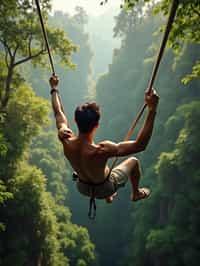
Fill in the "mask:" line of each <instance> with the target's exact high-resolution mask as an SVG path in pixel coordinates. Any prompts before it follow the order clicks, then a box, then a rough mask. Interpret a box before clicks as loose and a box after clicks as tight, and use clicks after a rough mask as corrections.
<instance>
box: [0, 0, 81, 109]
mask: <svg viewBox="0 0 200 266" xmlns="http://www.w3.org/2000/svg"><path fill="white" fill-rule="evenodd" d="M49 2H50V1H49V0H44V1H42V11H43V17H44V21H45V22H47V15H48V11H49V9H50V3H49ZM36 12H37V11H36V8H35V6H34V5H33V4H32V1H29V0H23V1H15V0H11V1H6V0H3V1H1V3H0V25H1V26H0V44H1V53H0V59H1V61H3V59H4V62H5V65H6V69H7V70H6V72H5V75H4V76H3V86H2V89H1V93H0V112H2V111H4V110H5V108H6V107H7V104H8V101H9V99H10V97H11V94H12V91H13V89H14V88H13V85H14V84H12V81H13V77H14V75H18V76H20V74H19V72H17V71H16V68H17V67H18V66H20V65H22V64H24V63H25V62H28V61H30V60H32V63H33V64H34V65H37V64H43V65H44V64H45V62H46V61H45V57H44V54H46V46H45V43H44V41H43V37H42V35H41V29H40V24H39V21H38V17H37V15H36V14H37V13H36ZM46 28H47V32H48V36H49V41H50V43H51V48H52V50H54V51H55V52H56V53H57V54H59V55H60V57H61V59H62V62H64V63H65V64H66V65H68V66H72V63H71V61H70V55H71V53H72V52H73V51H76V47H75V46H74V45H73V44H72V43H71V41H69V40H68V39H67V38H66V36H65V34H64V32H63V31H62V30H59V29H57V28H52V27H51V28H49V27H46Z"/></svg>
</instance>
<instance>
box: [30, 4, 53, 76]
mask: <svg viewBox="0 0 200 266" xmlns="http://www.w3.org/2000/svg"><path fill="white" fill-rule="evenodd" d="M35 3H36V6H37V11H38V15H39V19H40V24H41V28H42V32H43V36H44V40H45V43H46V48H47V52H48V55H49V61H50V65H51V69H52V74H53V75H55V68H54V65H53V59H52V55H51V51H50V48H49V42H48V37H47V33H46V30H45V27H44V22H43V18H42V13H41V9H40V4H39V0H35Z"/></svg>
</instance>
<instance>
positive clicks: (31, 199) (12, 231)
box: [0, 163, 59, 265]
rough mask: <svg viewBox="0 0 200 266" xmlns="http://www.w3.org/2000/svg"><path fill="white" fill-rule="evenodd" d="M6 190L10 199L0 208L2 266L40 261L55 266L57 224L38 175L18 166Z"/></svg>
mask: <svg viewBox="0 0 200 266" xmlns="http://www.w3.org/2000/svg"><path fill="white" fill-rule="evenodd" d="M9 190H10V191H11V193H12V194H13V198H12V199H10V200H9V201H7V202H6V204H4V206H2V207H1V214H3V215H1V217H2V219H3V222H4V223H5V226H6V229H5V231H4V232H2V233H1V250H0V253H1V258H2V264H3V265H13V263H14V264H15V265H23V264H24V263H25V262H27V263H28V264H29V265H36V264H37V263H39V261H41V262H42V263H43V264H45V265H56V261H59V260H58V253H59V243H58V240H57V239H56V233H57V223H56V217H55V215H54V213H53V212H52V210H51V206H52V199H51V196H50V194H49V193H47V192H45V179H44V177H43V175H42V173H41V171H40V170H38V169H36V168H35V167H30V166H28V165H26V164H25V163H21V164H20V165H19V166H18V169H17V171H16V175H15V178H12V180H10V182H9ZM3 243H4V244H3ZM2 244H3V245H2Z"/></svg>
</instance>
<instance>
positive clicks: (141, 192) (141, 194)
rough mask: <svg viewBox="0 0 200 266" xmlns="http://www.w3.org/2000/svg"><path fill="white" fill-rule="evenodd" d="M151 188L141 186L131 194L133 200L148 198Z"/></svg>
mask: <svg viewBox="0 0 200 266" xmlns="http://www.w3.org/2000/svg"><path fill="white" fill-rule="evenodd" d="M150 193H151V192H150V190H149V189H148V188H145V187H143V188H139V189H138V191H137V192H136V193H134V194H132V195H131V200H132V201H138V200H141V199H146V198H148V197H149V195H150Z"/></svg>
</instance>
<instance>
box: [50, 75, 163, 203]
mask: <svg viewBox="0 0 200 266" xmlns="http://www.w3.org/2000/svg"><path fill="white" fill-rule="evenodd" d="M49 81H50V85H51V88H52V89H51V94H52V107H53V110H54V114H55V118H56V125H57V129H58V137H59V140H60V141H61V142H62V144H63V149H64V154H65V156H66V157H67V159H68V160H69V162H70V164H71V165H72V167H73V169H74V170H75V171H76V173H77V176H78V181H77V187H78V190H79V191H80V193H82V194H85V195H87V196H91V191H92V193H93V197H96V198H105V199H106V201H107V202H108V203H111V202H112V201H113V198H114V197H115V196H116V194H117V193H116V191H117V190H118V188H120V187H122V186H124V185H125V183H126V182H127V180H128V179H129V180H130V183H131V187H132V193H131V200H132V201H137V200H140V199H144V198H147V197H148V196H149V194H150V190H149V189H148V188H139V179H140V175H141V174H140V166H139V161H138V160H137V159H136V158H135V157H130V158H129V159H126V160H125V161H123V162H122V163H121V164H119V165H118V166H116V167H115V168H114V169H113V170H112V171H111V172H110V170H109V167H108V166H107V161H108V159H109V158H111V157H116V156H127V155H131V154H134V153H138V152H141V151H143V150H144V149H145V148H146V146H147V144H148V142H149V140H150V138H151V135H152V130H153V124H154V119H155V115H156V109H157V105H158V101H159V97H158V95H157V94H156V92H155V90H152V92H151V93H149V94H148V93H145V102H146V104H147V107H148V114H147V117H146V120H145V122H144V125H143V126H142V128H141V129H140V131H139V133H138V135H137V137H136V139H135V140H130V141H123V142H120V143H114V142H111V141H107V140H106V141H102V142H100V143H97V144H95V143H94V135H95V132H96V129H97V128H98V126H99V119H100V110H99V106H98V105H97V104H96V103H95V102H92V103H85V104H83V105H81V106H78V107H77V108H76V110H75V122H76V124H77V126H78V130H79V132H78V136H75V135H74V134H73V132H72V130H71V129H70V128H69V124H68V121H67V118H66V116H65V114H64V109H63V106H62V103H61V100H60V97H59V94H58V89H57V86H58V82H59V80H58V77H57V76H52V77H51V78H50V80H49Z"/></svg>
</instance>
